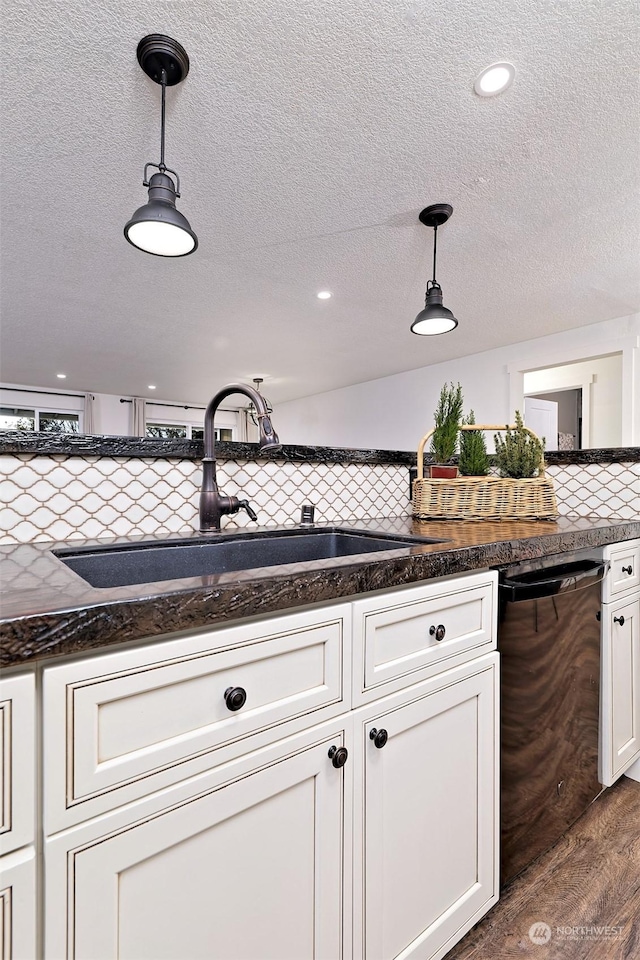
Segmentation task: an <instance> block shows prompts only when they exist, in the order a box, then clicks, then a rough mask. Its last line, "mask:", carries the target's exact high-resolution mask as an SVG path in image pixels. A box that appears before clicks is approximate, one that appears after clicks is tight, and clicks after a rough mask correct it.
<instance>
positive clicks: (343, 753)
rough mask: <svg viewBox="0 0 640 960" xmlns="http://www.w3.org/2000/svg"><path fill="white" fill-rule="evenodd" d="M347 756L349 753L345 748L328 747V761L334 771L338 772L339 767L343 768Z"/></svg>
mask: <svg viewBox="0 0 640 960" xmlns="http://www.w3.org/2000/svg"><path fill="white" fill-rule="evenodd" d="M348 756H349V751H348V750H347V748H346V747H329V759H330V760H331V763H332V764H333V765H334V767H335V768H336V770H339V769H340V767H344V765H345V763H346V762H347V757H348Z"/></svg>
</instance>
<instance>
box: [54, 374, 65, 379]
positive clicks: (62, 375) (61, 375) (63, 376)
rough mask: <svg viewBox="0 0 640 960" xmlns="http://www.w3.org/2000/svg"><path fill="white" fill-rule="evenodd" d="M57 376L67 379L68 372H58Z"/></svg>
mask: <svg viewBox="0 0 640 960" xmlns="http://www.w3.org/2000/svg"><path fill="white" fill-rule="evenodd" d="M56 377H57V378H58V380H66V379H67V375H66V373H56Z"/></svg>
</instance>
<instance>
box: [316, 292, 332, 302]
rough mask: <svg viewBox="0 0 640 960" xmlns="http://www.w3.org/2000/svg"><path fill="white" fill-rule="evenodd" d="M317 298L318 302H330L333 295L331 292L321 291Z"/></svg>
mask: <svg viewBox="0 0 640 960" xmlns="http://www.w3.org/2000/svg"><path fill="white" fill-rule="evenodd" d="M316 296H317V298H318V300H330V299H331V297H332V296H333V294H332V293H331V292H330V291H329V290H321V291H320V293H317V294H316Z"/></svg>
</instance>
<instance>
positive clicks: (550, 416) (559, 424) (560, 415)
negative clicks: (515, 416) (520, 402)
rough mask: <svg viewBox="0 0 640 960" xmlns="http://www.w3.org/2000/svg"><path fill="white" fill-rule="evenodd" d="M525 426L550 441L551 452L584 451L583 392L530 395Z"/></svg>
mask: <svg viewBox="0 0 640 960" xmlns="http://www.w3.org/2000/svg"><path fill="white" fill-rule="evenodd" d="M524 410H525V418H524V419H525V424H526V425H527V426H528V427H529V428H530V429H531V430H533V431H534V432H535V433H537V434H538V435H539V436H543V437H545V439H546V449H547V450H582V449H583V443H582V388H581V387H578V388H573V389H570V390H553V391H551V390H549V391H541V392H539V393H528V394H526V396H525V402H524Z"/></svg>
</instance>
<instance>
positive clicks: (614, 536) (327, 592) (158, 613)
mask: <svg viewBox="0 0 640 960" xmlns="http://www.w3.org/2000/svg"><path fill="white" fill-rule="evenodd" d="M322 526H328V527H335V526H337V525H329V524H327V525H322ZM339 526H340V529H346V528H349V529H355V530H363V529H366V530H369V531H376V532H382V533H386V534H401V535H409V536H422V537H433V538H438V539H441V540H442V541H444V542H441V543H419V542H417V543H415V544H413V543H412V544H410V545H406V546H405V545H403V546H400V547H398V548H397V549H392V550H385V551H383V552H380V553H375V554H372V553H369V554H364V555H360V556H355V557H342V558H338V559H332V560H315V561H311V562H305V563H295V564H287V565H283V566H278V567H273V566H272V567H262V568H259V569H254V570H245V571H242V572H237V573H225V574H218V575H207V576H204V577H195V578H187V579H180V580H167V581H162V582H158V583H148V584H143V585H136V586H126V587H109V588H95V587H91V586H89V585H88V584H87V583H86V582H85V581H84V580H82V579H81V578H80V577H79V576H78V575H77V574H75V573H74V572H72V571H71V570H70V569H69V568H68V567H67V566H65V565H64V564H63V563H62V561H61V560H59V559H58V558H57V557H55V556H54V555H53V553H52V552H51V551H52V549H61V548H67V549H68V548H71V547H73V548H77V547H80V546H84V545H88V544H90V543H92V544H93V545H101V546H105V545H108V544H113V543H140V542H141V541H144V542H151V541H153V542H166V541H167V540H168V539H170V540H171V542H179V541H183V540H193V539H206V538H207V535H199V534H194V533H191V532H189V533H185V534H182V535H174V536H172V537H171V538H167V537H166V536H164V537H160V536H158V537H155V538H154V537H150V536H145V537H120V538H117V539H116V540H96V541H77V540H74V541H67V542H65V543H58V544H53V543H34V544H19V545H7V546H1V547H0V574H1V580H0V583H1V586H0V615H1V617H2V619H1V620H0V666H3V667H9V666H16V665H23V664H28V663H30V662H33V661H36V660H38V659H41V658H51V657H59V656H62V655H65V654H72V653H78V652H80V651H91V650H97V649H98V648H105V647H109V646H112V645H114V644H118V643H124V642H128V641H133V640H139V639H142V638H154V637H158V638H160V637H164V636H166V635H167V634H171V633H175V632H181V631H195V630H199V629H203V628H206V627H211V626H214V625H217V624H222V623H227V622H229V621H233V620H238V619H242V618H246V617H253V616H256V615H263V614H275V613H278V612H280V611H284V610H290V609H292V608H295V607H300V606H305V605H307V604H310V603H321V602H327V601H335V600H340V599H345V598H352V597H354V596H355V595H356V594H363V593H368V592H370V591H373V590H380V589H389V588H393V587H396V586H400V585H402V584H409V583H416V582H418V581H421V580H427V579H430V578H434V577H444V576H451V575H453V574H457V573H461V572H464V571H468V570H477V569H482V568H486V567H497V566H507V565H509V564H511V563H514V562H516V561H518V560H523V559H535V558H537V557H544V556H551V555H553V554H561V553H567V552H570V551H573V550H577V549H581V548H585V547H599V546H602V545H603V544H607V543H615V542H618V541H622V540H629V539H632V538H635V537H640V519H639V520H637V521H631V522H630V521H622V520H602V519H597V518H580V519H573V520H572V519H569V518H560V519H559V520H558V521H555V522H548V521H545V522H542V521H540V522H504V523H493V522H474V521H449V522H431V521H429V522H419V521H414V520H412V519H411V518H410V517H399V518H395V519H371V520H367V521H357V522H352V523H343V524H340V525H339ZM287 529H289V530H291V529H292V528H291V527H289V528H287ZM265 530H266V531H268V532H270V533H273V531H274V528H273V527H268V528H265ZM223 536H224V534H223Z"/></svg>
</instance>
